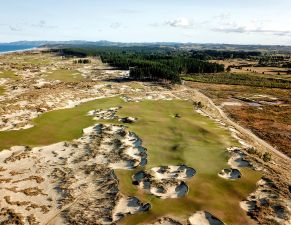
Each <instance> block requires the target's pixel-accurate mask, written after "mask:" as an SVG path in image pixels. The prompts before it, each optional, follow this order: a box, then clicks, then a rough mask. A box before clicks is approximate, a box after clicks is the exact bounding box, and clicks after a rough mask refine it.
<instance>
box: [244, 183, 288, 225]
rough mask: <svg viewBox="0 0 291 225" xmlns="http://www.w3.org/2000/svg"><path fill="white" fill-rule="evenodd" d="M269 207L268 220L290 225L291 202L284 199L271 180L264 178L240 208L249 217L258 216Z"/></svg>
mask: <svg viewBox="0 0 291 225" xmlns="http://www.w3.org/2000/svg"><path fill="white" fill-rule="evenodd" d="M264 206H267V207H268V209H269V210H268V218H269V219H272V220H273V221H276V223H278V224H290V221H291V217H290V211H291V210H290V209H291V201H290V200H286V199H282V198H281V197H280V195H279V193H278V187H277V186H276V185H275V184H274V183H273V182H272V181H271V180H269V179H267V178H262V179H261V180H259V181H258V182H257V189H256V190H255V191H254V192H253V193H251V194H250V195H249V196H248V197H247V199H246V200H244V201H242V202H240V207H241V208H242V209H243V210H245V211H246V212H248V214H249V215H256V214H257V211H258V210H259V209H260V208H261V207H264Z"/></svg>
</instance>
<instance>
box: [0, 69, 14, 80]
mask: <svg viewBox="0 0 291 225" xmlns="http://www.w3.org/2000/svg"><path fill="white" fill-rule="evenodd" d="M0 78H11V79H17V78H18V77H17V76H16V74H15V73H14V72H13V71H11V70H6V71H3V72H2V73H1V72H0Z"/></svg>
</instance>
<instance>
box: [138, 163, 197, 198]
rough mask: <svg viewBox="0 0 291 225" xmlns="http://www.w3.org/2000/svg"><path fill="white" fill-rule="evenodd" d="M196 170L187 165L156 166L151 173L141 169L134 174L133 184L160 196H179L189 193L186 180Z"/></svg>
mask: <svg viewBox="0 0 291 225" xmlns="http://www.w3.org/2000/svg"><path fill="white" fill-rule="evenodd" d="M195 172H196V171H195V170H194V169H193V168H190V167H188V166H185V165H180V166H161V167H154V168H152V169H151V170H150V172H149V173H146V172H144V171H140V172H138V173H136V174H135V175H134V176H133V184H135V185H138V186H139V187H140V188H141V189H143V190H145V191H147V192H149V193H151V194H153V195H155V196H157V197H160V198H163V199H165V198H179V197H183V196H185V195H186V194H187V193H188V186H187V184H186V183H185V182H184V181H181V180H185V179H190V178H192V177H193V176H194V175H195Z"/></svg>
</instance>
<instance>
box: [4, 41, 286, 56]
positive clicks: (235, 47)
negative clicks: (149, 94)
mask: <svg viewBox="0 0 291 225" xmlns="http://www.w3.org/2000/svg"><path fill="white" fill-rule="evenodd" d="M0 44H1V45H7V46H9V45H14V46H15V45H22V46H23V45H29V46H35V47H64V46H65V45H81V46H83V45H90V46H120V47H131V46H155V47H172V48H181V49H188V50H190V49H196V50H232V51H272V52H279V53H280V52H284V53H286V52H288V53H291V46H284V45H236V44H212V43H208V44H199V43H179V42H140V43H134V42H133V43H123V42H110V41H106V40H101V41H95V42H94V41H84V40H71V41H17V42H10V43H0Z"/></svg>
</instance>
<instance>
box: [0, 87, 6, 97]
mask: <svg viewBox="0 0 291 225" xmlns="http://www.w3.org/2000/svg"><path fill="white" fill-rule="evenodd" d="M4 92H5V90H4V88H3V87H1V86H0V95H3V94H4Z"/></svg>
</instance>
